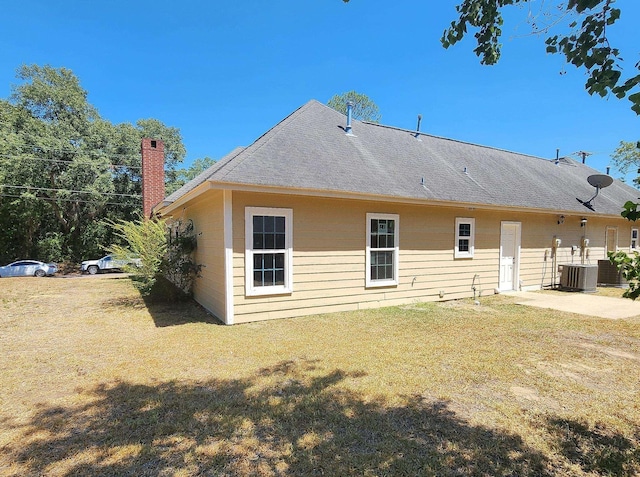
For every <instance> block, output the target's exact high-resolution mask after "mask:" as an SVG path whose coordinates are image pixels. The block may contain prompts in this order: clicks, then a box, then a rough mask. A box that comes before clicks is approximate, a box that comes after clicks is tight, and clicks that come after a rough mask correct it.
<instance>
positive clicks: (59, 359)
mask: <svg viewBox="0 0 640 477" xmlns="http://www.w3.org/2000/svg"><path fill="white" fill-rule="evenodd" d="M0 285H1V288H0V349H1V350H2V352H1V353H0V475H8V476H23V475H53V476H56V475H57V476H71V475H113V476H116V475H154V476H155V475H175V476H196V475H258V476H298V475H371V476H373V475H445V476H449V475H450V476H474V475H492V476H493V475H518V476H545V475H547V476H552V475H554V476H555V475H561V476H562V475H564V476H583V475H584V476H595V475H618V476H625V475H628V476H632V475H637V474H638V473H640V451H639V450H638V449H639V448H640V405H639V404H638V403H639V402H640V400H639V399H638V396H639V395H640V380H639V379H638V366H639V362H638V349H640V347H639V344H640V320H638V318H634V319H626V320H617V321H615V322H612V321H611V320H598V319H593V318H589V319H581V318H580V317H579V316H576V315H573V314H564V313H559V312H553V311H550V310H544V309H530V308H523V307H519V306H517V305H514V304H513V301H512V299H511V298H510V297H506V296H495V297H487V298H483V299H482V301H481V305H480V306H477V305H474V304H473V302H472V301H460V302H448V303H446V304H436V303H433V304H424V305H414V306H410V307H402V308H400V307H397V308H384V309H378V310H368V311H362V312H354V313H342V314H333V315H320V316H313V317H304V318H297V319H290V320H279V321H269V322H258V323H250V324H247V325H240V326H233V327H226V326H222V325H219V324H218V323H217V321H215V320H214V319H213V318H212V317H211V316H210V315H208V314H207V313H205V312H204V310H203V309H202V308H200V307H199V306H197V305H195V304H193V303H182V304H177V305H170V304H166V303H165V304H149V303H145V301H144V300H143V299H142V298H141V297H140V296H139V294H138V293H137V292H136V291H135V289H134V288H133V287H132V286H131V283H130V282H129V281H128V280H127V279H118V280H114V279H112V278H111V277H97V278H96V277H93V278H92V279H87V280H83V279H68V280H67V279H42V280H39V279H33V278H25V279H3V280H1V281H0Z"/></svg>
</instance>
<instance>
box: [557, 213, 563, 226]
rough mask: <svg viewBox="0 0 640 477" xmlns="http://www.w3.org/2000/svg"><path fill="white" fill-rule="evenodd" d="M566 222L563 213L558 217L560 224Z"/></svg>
mask: <svg viewBox="0 0 640 477" xmlns="http://www.w3.org/2000/svg"><path fill="white" fill-rule="evenodd" d="M562 224H564V215H561V216H560V217H558V225H562Z"/></svg>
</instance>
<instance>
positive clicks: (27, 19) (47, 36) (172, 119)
mask: <svg viewBox="0 0 640 477" xmlns="http://www.w3.org/2000/svg"><path fill="white" fill-rule="evenodd" d="M457 3H458V1H457V0H450V1H437V2H436V1H429V2H428V1H425V0H422V1H420V0H397V1H391V0H384V1H383V0H351V2H350V3H348V4H344V3H343V2H342V0H303V1H300V0H297V1H294V0H272V1H270V2H264V1H257V0H245V1H242V0H237V1H234V2H232V1H224V2H223V1H216V0H214V1H209V2H204V1H197V2H196V1H188V0H184V1H183V2H175V1H168V0H154V1H153V2H151V1H146V0H144V1H143V0H140V1H134V0H126V1H125V0H112V1H107V2H86V1H79V0H76V1H69V0H67V1H64V0H62V1H55V2H54V1H51V0H39V1H35V0H22V1H21V2H16V1H13V2H6V4H5V5H3V8H2V10H3V11H2V17H3V27H2V30H3V32H2V35H1V36H0V52H1V53H0V97H5V98H6V97H8V96H9V94H10V85H11V84H14V83H15V82H16V81H17V80H16V78H15V71H16V68H18V67H19V66H20V65H21V64H34V63H35V64H39V65H44V64H49V65H52V66H56V67H60V66H64V67H66V68H69V69H71V70H73V72H74V73H75V74H76V75H77V76H78V77H79V78H80V81H81V84H82V86H83V87H84V88H85V89H86V90H87V91H88V92H89V101H90V102H91V103H92V104H93V105H94V106H96V107H97V108H98V110H99V112H100V114H101V115H102V116H103V117H105V118H106V119H108V120H110V121H112V122H115V123H119V122H135V121H136V120H138V119H141V118H157V119H159V120H161V121H163V122H164V123H165V124H167V125H169V126H175V127H177V128H179V129H180V130H181V132H182V136H183V140H184V144H185V146H186V148H187V159H186V161H185V165H188V164H189V163H190V162H191V161H193V160H194V159H196V158H199V157H204V156H209V157H212V158H214V159H219V158H221V157H223V156H224V155H225V154H226V153H228V152H230V151H231V150H232V149H233V148H234V147H236V146H239V145H244V146H246V145H249V144H250V143H251V142H253V141H254V140H255V139H256V138H258V137H259V136H260V135H262V134H263V133H264V132H266V131H267V130H268V129H269V128H270V127H272V126H274V125H275V124H276V123H277V122H278V121H280V120H281V119H283V118H284V117H286V116H287V115H288V114H290V113H291V112H292V111H294V110H295V109H296V108H298V107H299V106H301V105H302V104H304V103H306V102H307V101H308V100H310V99H317V100H319V101H321V102H326V101H327V100H328V99H329V98H330V97H331V96H332V95H334V94H336V93H342V92H345V91H349V90H356V91H358V92H361V93H364V94H366V95H368V96H369V97H370V98H371V99H373V100H374V101H375V102H376V103H377V104H378V106H379V107H380V111H381V113H382V120H381V122H382V123H384V124H388V125H392V126H397V127H401V128H407V129H413V128H415V125H416V117H417V115H418V114H422V116H423V120H422V127H421V129H422V130H423V131H424V132H426V133H430V134H434V135H438V136H444V137H449V138H453V139H458V140H462V141H468V142H473V143H477V144H483V145H487V146H493V147H497V148H501V149H507V150H512V151H517V152H522V153H526V154H532V155H536V156H540V157H547V158H552V157H555V154H556V148H559V149H560V154H561V155H562V156H565V155H570V154H572V153H575V152H577V151H588V152H590V153H592V154H593V155H592V156H590V157H589V158H588V164H590V165H591V166H592V167H594V168H596V169H598V170H600V171H604V170H605V168H606V166H607V165H608V164H609V163H610V154H611V153H612V152H613V151H614V149H615V148H616V147H617V146H618V144H619V142H620V140H627V141H636V140H638V139H640V128H639V126H640V118H639V117H638V116H636V115H635V114H634V113H633V112H632V111H631V109H630V107H629V106H630V103H629V102H628V101H627V100H626V99H625V100H618V99H616V98H615V97H611V98H608V99H602V98H600V97H592V96H589V95H588V94H587V93H586V92H585V91H584V86H583V85H584V82H585V76H584V73H583V72H582V71H578V70H576V69H575V68H574V67H573V66H571V65H566V64H565V62H564V59H563V57H561V56H558V55H547V54H546V53H545V46H544V38H542V37H537V36H532V35H530V34H529V33H530V27H529V26H528V25H527V23H526V21H525V18H526V15H527V10H526V9H524V8H519V7H515V8H512V9H511V10H510V11H509V12H508V16H507V21H506V23H505V25H504V28H503V32H504V38H503V44H504V46H503V56H502V59H501V61H500V63H499V64H498V65H496V66H492V67H487V66H481V65H480V63H479V60H478V58H477V57H476V56H475V54H474V53H473V51H472V50H473V47H474V43H473V41H472V40H473V39H472V38H471V37H469V38H468V39H466V40H465V41H463V42H462V43H461V44H458V45H456V46H455V47H453V48H450V49H449V50H445V49H444V48H442V46H441V45H440V41H439V39H440V36H441V34H442V32H443V30H444V29H445V27H446V26H447V25H448V24H449V23H450V22H451V21H452V20H454V19H455V17H456V12H455V5H456V4H457ZM537 3H540V2H535V4H537ZM617 6H618V7H620V8H621V9H622V19H621V20H620V21H619V22H618V24H617V25H616V26H615V28H614V29H612V30H611V31H610V38H611V40H612V42H613V43H614V46H618V47H619V48H620V49H621V50H622V52H623V56H624V57H625V60H626V68H628V69H629V70H630V71H631V69H632V68H633V65H634V64H635V63H636V62H637V61H638V60H640V35H638V33H637V25H634V23H637V19H638V18H640V2H638V1H637V0H619V1H618V2H617ZM561 72H566V73H565V74H561Z"/></svg>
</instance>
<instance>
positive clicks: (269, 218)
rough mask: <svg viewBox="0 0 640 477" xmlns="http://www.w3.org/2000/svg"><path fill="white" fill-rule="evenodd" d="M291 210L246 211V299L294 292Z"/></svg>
mask: <svg viewBox="0 0 640 477" xmlns="http://www.w3.org/2000/svg"><path fill="white" fill-rule="evenodd" d="M292 229H293V210H291V209H275V208H266V207H247V208H246V209H245V293H246V294H247V295H248V296H256V295H276V294H282V293H291V292H292V290H293V267H292V262H293V234H292Z"/></svg>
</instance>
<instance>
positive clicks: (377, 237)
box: [366, 214, 400, 287]
mask: <svg viewBox="0 0 640 477" xmlns="http://www.w3.org/2000/svg"><path fill="white" fill-rule="evenodd" d="M399 221H400V216H399V215H396V214H367V251H366V252H367V257H366V268H367V272H366V286H367V287H384V286H392V285H397V284H398V270H399V265H398V251H399V246H398V245H399V234H398V232H399Z"/></svg>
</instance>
